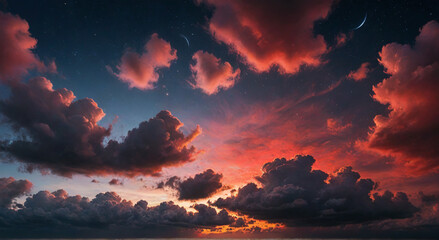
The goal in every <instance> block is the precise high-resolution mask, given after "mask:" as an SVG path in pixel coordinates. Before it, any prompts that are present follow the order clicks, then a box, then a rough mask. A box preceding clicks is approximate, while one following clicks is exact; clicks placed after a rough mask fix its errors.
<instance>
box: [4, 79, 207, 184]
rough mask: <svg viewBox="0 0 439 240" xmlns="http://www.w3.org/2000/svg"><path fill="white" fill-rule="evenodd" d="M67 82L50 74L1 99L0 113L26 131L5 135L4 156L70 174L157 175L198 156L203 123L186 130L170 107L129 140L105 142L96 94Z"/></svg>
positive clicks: (18, 86)
mask: <svg viewBox="0 0 439 240" xmlns="http://www.w3.org/2000/svg"><path fill="white" fill-rule="evenodd" d="M74 99H75V95H74V94H73V92H72V91H70V90H67V89H65V88H63V89H58V90H54V89H53V88H52V83H51V82H50V81H49V80H47V79H46V78H43V77H39V78H34V79H31V80H30V81H29V82H28V83H21V82H17V83H15V84H14V85H11V95H10V97H9V98H8V99H4V100H1V101H0V113H2V114H3V115H4V116H5V117H6V120H7V122H9V123H10V124H11V125H12V127H13V128H14V129H16V130H17V131H21V130H24V132H25V133H26V134H25V135H26V137H25V138H23V139H21V138H17V139H11V140H9V141H0V152H2V153H3V155H4V158H3V159H4V161H9V160H11V159H12V160H16V161H19V162H22V163H24V164H25V165H26V168H27V170H28V171H32V170H33V169H39V170H50V171H51V172H52V173H53V174H57V175H61V176H67V177H70V176H72V175H73V174H84V175H108V174H116V175H124V176H128V177H132V176H135V175H154V174H156V173H158V172H160V171H161V169H162V168H163V167H169V166H176V165H180V164H183V163H187V162H190V161H192V160H193V157H194V155H195V154H196V153H197V150H196V149H195V148H194V147H193V146H188V145H189V143H190V142H191V141H192V140H193V139H194V138H195V137H196V136H197V135H199V134H200V132H201V129H200V128H199V126H197V129H195V130H194V131H192V132H191V133H190V134H189V135H187V136H185V135H184V134H183V133H182V132H181V131H180V130H179V129H180V127H182V126H183V123H182V122H180V120H178V119H177V118H176V117H174V116H173V115H172V114H171V113H170V112H169V111H161V112H159V113H158V114H157V115H156V116H155V117H153V118H151V119H149V121H144V122H141V123H140V124H139V126H138V127H137V128H134V129H132V130H130V131H129V132H128V134H127V136H126V137H125V138H124V140H123V141H121V142H117V141H115V140H109V141H108V143H107V145H106V146H104V144H103V142H104V139H105V138H106V137H108V136H109V135H110V133H111V125H110V126H109V127H108V128H104V127H102V126H99V125H98V122H99V121H100V120H101V119H102V118H103V117H104V116H105V113H104V112H103V110H102V109H101V108H99V107H98V105H97V103H96V102H95V101H93V99H90V98H84V99H79V100H76V101H74Z"/></svg>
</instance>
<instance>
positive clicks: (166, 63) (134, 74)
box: [110, 33, 177, 90]
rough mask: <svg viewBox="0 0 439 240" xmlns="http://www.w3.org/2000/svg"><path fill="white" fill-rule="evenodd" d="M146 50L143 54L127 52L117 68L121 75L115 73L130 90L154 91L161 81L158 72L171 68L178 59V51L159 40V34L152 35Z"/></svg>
mask: <svg viewBox="0 0 439 240" xmlns="http://www.w3.org/2000/svg"><path fill="white" fill-rule="evenodd" d="M144 48H145V49H144V52H143V53H142V54H138V53H136V52H133V51H132V50H128V51H127V52H125V53H124V55H123V56H122V60H121V63H120V64H119V65H118V66H117V69H118V70H119V73H114V74H115V75H116V76H117V77H118V78H119V79H120V80H121V81H122V82H126V83H128V85H129V87H130V88H138V89H141V90H148V89H153V88H154V84H155V83H156V82H157V81H158V79H159V74H158V72H157V70H158V69H161V68H169V67H170V66H171V62H172V61H173V60H176V59H177V50H175V49H173V48H172V47H171V44H169V42H166V41H165V40H163V39H161V38H159V36H158V34H157V33H154V34H152V35H151V39H150V40H149V41H148V42H147V43H146V44H145V47H144ZM110 70H111V69H110ZM111 72H112V71H111Z"/></svg>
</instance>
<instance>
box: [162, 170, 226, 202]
mask: <svg viewBox="0 0 439 240" xmlns="http://www.w3.org/2000/svg"><path fill="white" fill-rule="evenodd" d="M222 178H223V175H222V174H219V173H215V172H214V171H213V170H212V169H207V170H206V171H204V172H202V173H199V174H196V175H195V176H194V177H189V178H187V179H185V180H181V179H180V178H179V177H177V176H173V177H170V178H168V180H167V181H166V182H160V183H159V184H158V185H157V188H163V187H165V186H166V187H170V188H173V189H175V190H177V194H178V199H179V200H197V199H203V198H208V197H210V196H212V195H213V194H215V193H217V192H218V191H219V190H220V189H222V187H223V184H222V183H221V180H222Z"/></svg>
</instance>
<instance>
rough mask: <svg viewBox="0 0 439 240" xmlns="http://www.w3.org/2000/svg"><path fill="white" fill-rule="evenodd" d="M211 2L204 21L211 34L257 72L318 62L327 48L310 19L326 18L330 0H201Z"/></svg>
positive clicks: (286, 69)
mask: <svg viewBox="0 0 439 240" xmlns="http://www.w3.org/2000/svg"><path fill="white" fill-rule="evenodd" d="M203 2H206V3H208V5H212V6H214V8H215V9H214V12H213V15H212V17H211V18H210V20H209V23H208V29H209V31H210V33H211V34H212V36H213V37H214V38H215V39H216V40H217V41H219V42H222V43H225V44H227V45H228V46H229V47H230V49H231V50H232V51H234V52H236V53H238V54H239V55H240V56H241V57H242V59H243V61H244V62H245V63H246V64H248V65H249V66H250V67H252V68H253V69H254V70H255V71H257V72H265V71H268V70H270V68H271V67H273V66H278V67H279V71H280V72H281V73H290V74H294V73H296V72H298V71H299V70H300V68H301V67H302V66H311V67H313V66H318V65H320V64H321V63H322V60H321V56H322V55H323V54H325V53H326V52H327V51H328V48H327V45H326V42H325V40H324V39H323V36H321V35H315V34H314V32H313V26H314V23H315V22H316V21H317V20H319V19H323V18H326V16H327V15H328V13H329V11H330V8H331V5H332V1H326V0H317V1H286V2H285V1H266V2H258V4H255V3H254V1H231V0H205V1H203Z"/></svg>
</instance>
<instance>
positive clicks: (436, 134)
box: [366, 21, 439, 172]
mask: <svg viewBox="0 0 439 240" xmlns="http://www.w3.org/2000/svg"><path fill="white" fill-rule="evenodd" d="M379 61H380V63H381V64H382V65H383V67H384V69H385V72H386V73H387V74H389V75H390V76H389V77H388V78H386V79H384V80H383V81H382V82H381V83H379V84H377V85H376V86H374V87H373V92H374V95H373V98H374V99H375V100H377V101H378V102H380V103H382V104H386V105H388V106H389V110H390V113H389V114H388V116H382V115H378V116H376V117H375V119H374V122H375V127H374V128H373V131H372V132H371V133H370V135H369V139H368V141H367V143H366V146H368V147H369V148H371V149H375V150H378V151H380V152H382V153H384V154H392V155H394V156H396V157H397V159H399V160H402V161H403V162H404V163H405V165H406V166H408V167H409V168H410V170H411V171H423V172H425V171H433V170H435V169H438V167H439V148H438V145H437V143H438V142H439V112H438V111H437V109H439V94H438V92H439V81H438V80H437V79H438V77H437V76H438V75H439V24H438V23H437V22H435V21H431V22H428V23H427V24H425V26H423V27H422V29H421V32H420V34H419V36H417V37H416V41H415V44H414V45H413V46H410V45H401V44H398V43H390V44H387V45H385V46H384V47H383V48H382V50H381V52H380V60H379Z"/></svg>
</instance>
